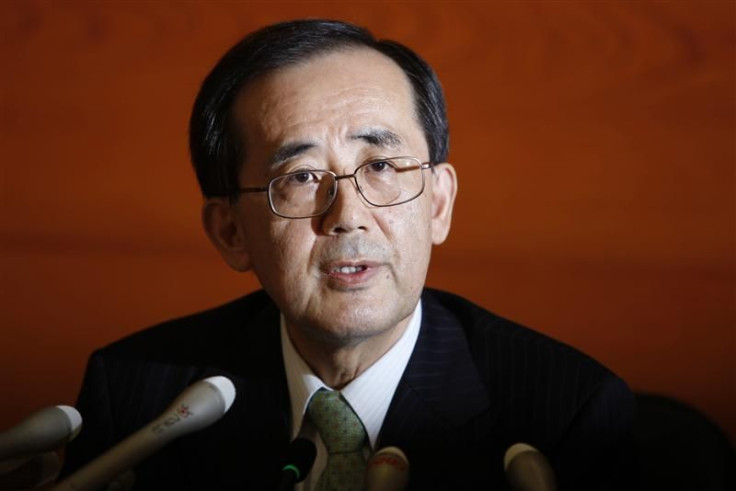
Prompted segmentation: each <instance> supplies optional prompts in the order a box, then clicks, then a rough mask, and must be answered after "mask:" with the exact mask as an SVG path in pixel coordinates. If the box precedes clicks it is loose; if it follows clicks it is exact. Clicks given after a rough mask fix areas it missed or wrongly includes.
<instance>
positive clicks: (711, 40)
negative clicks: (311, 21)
mask: <svg viewBox="0 0 736 491" xmlns="http://www.w3.org/2000/svg"><path fill="white" fill-rule="evenodd" d="M734 9H735V8H734V4H733V2H730V1H715V2H713V1H711V2H695V1H693V2H685V1H672V2H654V1H652V2H644V1H643V2H607V1H600V2H585V1H580V2H545V1H535V2H510V1H509V2H505V1H504V2H421V3H420V2H400V3H399V2H370V3H366V2H352V3H351V2H240V3H238V2H222V3H216V2H150V3H149V2H145V3H144V2H128V3H126V2H104V3H101V2H50V1H48V2H36V1H18V2H12V1H8V2H2V3H0V36H2V38H1V39H2V42H0V55H1V56H2V60H3V68H2V71H3V74H2V77H1V78H0V87H1V90H2V92H1V93H0V148H2V162H3V163H2V177H1V181H0V185H1V186H2V190H1V191H2V207H0V210H1V211H0V213H2V221H1V225H0V247H1V248H2V258H1V259H0V271H1V274H2V277H1V280H2V282H1V283H0V284H1V285H2V314H1V315H2V319H1V322H2V326H3V327H2V329H3V342H2V345H1V347H0V372H1V373H3V374H4V378H3V380H4V382H3V383H2V384H0V399H2V400H3V401H4V404H3V406H2V409H0V428H3V427H7V426H10V425H11V424H13V422H14V421H16V420H18V419H20V418H21V417H22V416H23V415H24V414H26V413H28V412H30V411H32V410H33V409H35V408H37V407H40V406H43V405H47V404H56V403H73V401H74V398H75V396H76V392H77V390H78V387H79V383H80V380H81V375H82V371H83V368H84V363H85V360H86V357H87V356H88V354H89V352H90V351H91V350H92V349H94V348H95V347H97V346H100V345H102V344H105V343H107V342H110V341H112V340H114V339H116V338H118V337H120V336H122V335H125V334H126V333H129V332H132V331H134V330H137V329H140V328H142V327H145V326H147V325H150V324H152V323H155V322H158V321H161V320H164V319H167V318H170V317H172V316H178V315H183V314H186V313H189V312H192V311H195V310H199V309H203V308H206V307H209V306H213V305H216V304H219V303H222V302H224V301H226V300H228V299H230V298H233V297H235V296H238V295H241V294H243V293H244V292H247V291H251V290H253V289H255V288H257V282H256V280H255V279H254V278H253V277H252V276H250V275H238V274H235V273H233V272H231V271H229V270H228V269H227V267H226V266H225V265H224V264H223V263H222V261H220V260H219V258H218V257H217V256H216V254H215V252H214V250H213V249H212V248H211V247H210V246H209V244H207V242H206V239H205V237H204V234H203V233H202V232H201V230H200V226H199V216H198V215H199V206H200V197H199V194H198V191H197V187H196V183H195V180H194V176H193V173H192V172H191V170H190V164H189V162H188V156H187V151H186V127H187V117H188V113H189V110H190V106H191V102H192V100H193V97H194V95H195V93H196V90H197V88H198V85H199V83H200V82H201V80H202V78H203V77H204V75H205V74H206V73H207V71H208V69H209V68H210V67H211V66H212V65H213V63H214V62H215V61H216V59H217V58H218V57H219V56H220V55H221V54H222V53H223V52H224V51H225V50H226V49H227V48H228V47H229V46H230V45H231V44H232V43H234V42H235V41H236V40H237V39H239V38H240V37H242V35H244V34H245V33H246V32H248V31H250V30H252V29H255V28H257V27H260V26H262V25H264V24H267V23H271V22H275V21H278V20H283V19H289V18H295V17H303V16H311V17H315V16H324V17H333V18H340V19H344V20H349V21H354V22H357V23H360V24H363V25H365V26H367V27H369V28H370V29H372V30H373V31H374V32H376V33H377V34H378V35H379V36H381V37H387V38H394V39H397V40H400V41H402V42H404V43H405V44H407V45H409V46H412V47H414V48H415V49H417V50H418V51H419V52H420V53H421V54H423V55H424V56H425V57H426V58H427V59H428V60H429V61H430V62H431V63H432V64H433V66H435V68H436V69H437V71H438V72H439V75H440V78H441V79H442V81H443V84H444V86H445V89H446V92H447V99H448V104H449V113H450V121H451V133H452V143H451V147H452V150H451V161H452V162H453V163H454V164H455V165H456V168H457V169H458V172H459V177H460V195H459V199H458V203H457V210H456V218H455V222H454V224H453V231H452V234H451V237H450V239H449V241H448V242H447V244H445V245H443V246H442V247H440V248H438V249H437V250H436V251H435V255H434V260H433V264H432V267H431V271H430V278H429V283H430V284H431V285H434V286H438V287H441V288H446V289H450V290H453V291H456V292H459V293H461V294H464V295H466V296H468V297H469V298H471V299H473V300H475V301H477V302H479V303H481V304H483V305H484V306H486V307H487V308H489V309H491V310H494V311H496V312H497V313H500V314H502V315H504V316H507V317H510V318H513V319H515V320H518V321H520V322H522V323H526V324H528V325H530V326H532V327H534V328H536V329H537V330H539V331H542V332H545V333H547V334H549V335H551V336H554V337H556V338H558V339H561V340H563V341H565V342H568V343H570V344H573V345H575V346H577V347H579V348H581V349H583V350H585V351H587V352H589V353H590V354H592V355H594V356H595V357H597V358H598V359H600V360H601V361H603V362H604V363H606V364H607V365H609V366H610V367H611V368H612V369H613V370H615V371H616V372H618V373H619V374H621V375H622V376H624V377H625V378H626V379H627V380H628V381H629V383H630V384H631V385H632V387H633V388H634V389H636V390H642V391H653V392H660V393H664V394H668V395H671V396H674V397H677V398H680V399H682V400H684V401H686V402H689V403H691V404H694V405H695V406H697V407H699V408H701V409H702V410H704V411H705V412H707V413H708V414H709V415H711V417H713V418H714V419H715V420H716V421H718V422H719V423H720V424H721V425H722V426H723V427H724V428H726V429H727V430H728V431H729V432H730V433H731V435H734V436H736V419H735V418H734V414H736V402H735V399H736V394H735V391H736V389H735V388H734V387H736V384H735V380H734V376H735V372H736V370H735V366H734V351H735V348H736V339H735V331H734V330H735V327H736V307H735V301H736V295H735V290H734V288H735V277H734V275H735V273H734V268H735V250H736V245H735V244H736V239H735V233H736V232H735V229H736V217H735V215H736V203H735V202H734V185H735V182H736V179H735V176H734V163H735V162H736V142H735V141H734V132H735V126H736V123H735V119H736V116H735V112H736V109H735V107H736V105H735V101H734V86H735V85H734V82H735V80H734V79H735V71H736V70H735V67H734V59H735V55H736V53H735V50H734V44H735V40H736V29H735V27H734V23H735V21H734V18H735V14H736V12H735V11H734Z"/></svg>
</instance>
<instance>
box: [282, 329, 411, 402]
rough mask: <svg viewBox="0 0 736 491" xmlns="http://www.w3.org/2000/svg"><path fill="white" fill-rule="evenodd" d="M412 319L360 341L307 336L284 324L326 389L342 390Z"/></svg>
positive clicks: (380, 355) (395, 338) (371, 363)
mask: <svg viewBox="0 0 736 491" xmlns="http://www.w3.org/2000/svg"><path fill="white" fill-rule="evenodd" d="M411 317H412V315H409V316H408V317H406V318H405V319H402V320H401V322H399V323H398V324H397V325H396V326H394V327H391V328H389V329H387V330H385V331H383V332H381V333H379V334H373V335H371V336H369V337H365V338H360V339H357V340H356V339H352V338H351V339H345V338H336V337H334V336H326V335H310V333H309V331H307V330H305V329H302V328H300V327H295V326H293V325H291V324H290V323H289V322H288V321H287V323H286V331H287V332H288V334H289V338H290V339H291V342H292V344H293V345H294V348H295V349H296V351H297V352H298V353H299V355H300V356H301V357H302V358H303V359H304V361H305V362H306V363H307V365H309V368H311V369H312V371H313V372H314V373H315V375H317V376H318V377H319V378H320V379H321V380H322V381H323V382H324V383H325V385H327V386H328V387H330V388H332V389H336V390H339V389H342V388H343V387H345V386H346V385H347V384H349V383H350V382H351V381H353V380H354V379H355V378H356V377H358V376H359V375H360V374H361V373H363V372H364V371H365V370H366V369H367V368H368V367H370V366H371V365H373V364H374V363H375V362H376V361H377V360H378V359H379V358H381V357H382V356H383V355H384V354H386V352H387V351H388V350H390V349H391V347H392V346H393V345H394V344H395V343H396V341H398V340H399V339H400V338H401V336H402V335H403V334H404V332H405V331H406V328H407V326H408V325H409V321H410V320H411Z"/></svg>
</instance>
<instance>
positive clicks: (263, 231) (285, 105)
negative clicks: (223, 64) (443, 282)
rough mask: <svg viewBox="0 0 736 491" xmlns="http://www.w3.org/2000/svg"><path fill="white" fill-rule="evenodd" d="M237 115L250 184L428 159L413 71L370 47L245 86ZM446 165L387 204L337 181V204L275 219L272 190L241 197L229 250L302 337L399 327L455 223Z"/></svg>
mask: <svg viewBox="0 0 736 491" xmlns="http://www.w3.org/2000/svg"><path fill="white" fill-rule="evenodd" d="M234 113H235V117H236V124H237V127H238V128H239V129H240V132H241V138H242V139H243V141H244V142H245V148H246V160H245V162H244V164H243V167H242V172H241V175H240V184H241V185H242V186H265V185H266V183H267V182H268V181H269V179H271V178H273V177H275V176H278V175H281V174H284V173H286V172H292V171H296V170H302V169H326V170H331V171H333V172H335V173H337V174H338V175H341V174H346V173H352V172H354V170H355V169H356V167H358V166H359V165H360V164H362V163H364V162H365V161H367V160H369V159H374V158H377V157H396V156H413V157H417V158H418V159H420V160H421V161H422V162H426V161H427V160H428V158H429V156H428V149H427V143H426V140H425V137H424V134H423V132H422V129H421V127H420V125H419V123H418V122H417V119H416V113H415V109H414V98H413V93H412V88H411V86H410V84H409V82H408V80H407V78H406V76H405V75H404V73H403V72H402V71H401V69H400V68H399V67H398V66H397V65H396V64H395V63H394V62H393V61H392V60H390V59H389V58H387V57H385V56H384V55H382V54H380V53H378V52H375V51H373V50H368V49H352V50H346V51H337V52H332V53H328V54H325V55H320V56H317V57H315V58H312V59H309V60H308V61H307V62H305V63H303V64H299V65H295V66H291V67H288V68H285V69H281V70H278V71H275V72H273V73H271V74H269V75H267V76H265V77H264V78H261V79H259V80H257V81H255V82H253V83H251V84H249V85H248V86H247V87H245V89H244V90H242V91H241V94H240V96H239V97H238V99H237V100H236V104H235V106H234ZM448 168H449V171H448V170H447V169H448ZM439 169H440V170H439V171H438V174H433V172H432V171H429V170H425V171H416V172H424V173H425V181H426V186H425V190H424V193H423V194H422V195H421V196H419V197H418V198H417V199H415V200H414V201H411V202H408V203H405V204H402V205H398V206H393V207H388V208H377V207H373V206H371V205H369V204H368V203H366V202H365V201H364V200H363V199H362V198H361V196H360V195H359V193H358V191H357V189H356V188H355V184H354V181H353V180H351V179H344V180H341V181H339V184H338V192H337V197H336V199H335V202H334V203H333V205H332V207H331V208H330V209H329V210H328V211H327V213H325V214H324V215H322V216H319V217H313V218H304V219H286V218H281V217H278V216H276V215H275V214H273V213H272V212H271V211H270V209H269V206H268V201H267V197H266V194H265V193H256V194H244V195H242V196H241V197H240V198H239V199H238V201H237V202H236V203H235V204H234V205H233V206H232V208H231V211H230V213H231V214H232V215H231V216H232V223H233V230H234V232H233V237H234V239H233V244H234V245H235V247H233V248H232V249H231V250H230V251H228V252H227V253H225V252H223V255H225V257H226V259H227V260H228V262H229V263H230V264H231V265H233V266H234V267H235V268H236V269H241V270H245V269H248V268H251V267H252V269H253V270H254V272H255V274H256V275H257V277H258V278H259V280H260V281H261V283H262V285H263V287H264V288H265V289H266V291H267V292H268V293H269V294H270V295H271V297H272V298H273V299H274V301H275V302H276V304H277V305H278V306H279V308H280V309H281V311H282V312H283V314H284V316H285V318H286V320H287V325H288V326H289V327H290V331H292V330H293V329H297V330H298V331H299V335H303V336H309V337H312V338H313V339H323V340H332V341H334V342H337V343H340V344H350V343H355V342H357V341H359V340H361V339H365V338H366V337H371V336H374V335H377V334H381V333H385V332H387V331H389V330H391V329H392V328H395V327H397V326H403V325H404V324H405V323H406V322H407V321H408V318H409V316H410V314H411V313H412V310H413V308H414V307H415V305H416V302H417V300H418V297H419V295H420V292H421V289H422V286H423V285H424V281H425V276H426V273H427V267H428V264H429V258H430V250H431V246H432V243H433V242H436V243H439V242H442V241H443V240H444V238H445V236H446V234H447V231H448V229H449V212H450V211H451V208H452V199H453V198H454V171H452V168H451V167H450V166H449V164H446V165H445V166H440V168H439ZM442 169H444V170H442ZM448 173H449V176H450V177H448ZM438 176H441V177H438ZM448 180H451V181H452V182H451V183H450V184H451V189H450V190H448V189H447V188H448V185H449V184H448ZM448 202H449V203H448ZM448 207H449V210H447V208H448ZM443 210H445V213H443ZM438 215H442V216H441V217H439V218H438ZM221 251H222V249H221ZM228 254H229V255H230V257H228Z"/></svg>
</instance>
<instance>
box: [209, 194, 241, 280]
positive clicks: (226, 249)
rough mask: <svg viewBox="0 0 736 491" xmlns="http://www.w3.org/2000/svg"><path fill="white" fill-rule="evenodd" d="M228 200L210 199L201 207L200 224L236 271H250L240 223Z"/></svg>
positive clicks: (233, 206)
mask: <svg viewBox="0 0 736 491" xmlns="http://www.w3.org/2000/svg"><path fill="white" fill-rule="evenodd" d="M236 211H237V210H236V209H235V205H233V204H232V203H231V202H230V200H229V199H228V198H211V199H208V200H207V201H205V203H204V205H203V206H202V224H203V225H204V230H205V232H207V237H209V239H210V241H211V242H212V244H214V246H215V248H216V249H217V250H218V251H219V252H220V255H221V256H222V258H223V259H224V260H225V262H226V263H228V264H229V265H230V267H231V268H233V269H234V270H236V271H241V272H242V271H248V270H249V269H251V263H250V254H248V250H247V247H246V241H245V233H244V231H243V225H242V222H241V221H240V220H239V219H238V216H237V213H236Z"/></svg>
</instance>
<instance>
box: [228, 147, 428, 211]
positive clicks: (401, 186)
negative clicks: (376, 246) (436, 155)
mask: <svg viewBox="0 0 736 491" xmlns="http://www.w3.org/2000/svg"><path fill="white" fill-rule="evenodd" d="M432 165H433V164H432V163H430V162H425V163H422V161H420V160H419V159H417V158H415V157H391V158H386V159H376V160H371V161H369V162H366V163H364V164H362V165H360V166H359V167H358V168H357V169H355V172H353V173H352V174H345V175H342V176H338V175H337V174H335V173H334V172H332V171H329V170H319V169H303V170H298V171H295V172H289V173H288V174H284V175H281V176H278V177H274V178H273V179H271V180H270V181H269V182H268V186H265V187H245V188H239V189H236V190H235V191H234V193H233V194H234V195H235V194H240V193H265V192H267V193H268V204H269V206H270V207H271V211H272V212H274V213H275V214H276V215H278V216H280V217H284V218H310V217H316V216H319V215H322V214H323V213H325V212H327V210H329V209H330V206H332V203H333V202H334V201H335V197H336V196H337V181H339V180H340V179H347V178H352V179H354V180H355V185H356V187H357V189H358V192H359V193H360V195H361V196H362V197H363V199H365V200H366V201H367V202H368V203H370V204H371V205H373V206H377V207H387V206H396V205H400V204H403V203H407V202H409V201H411V200H413V199H415V198H417V197H418V196H419V195H420V194H422V192H423V191H424V172H422V171H423V170H425V169H430V168H431V167H432Z"/></svg>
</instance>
